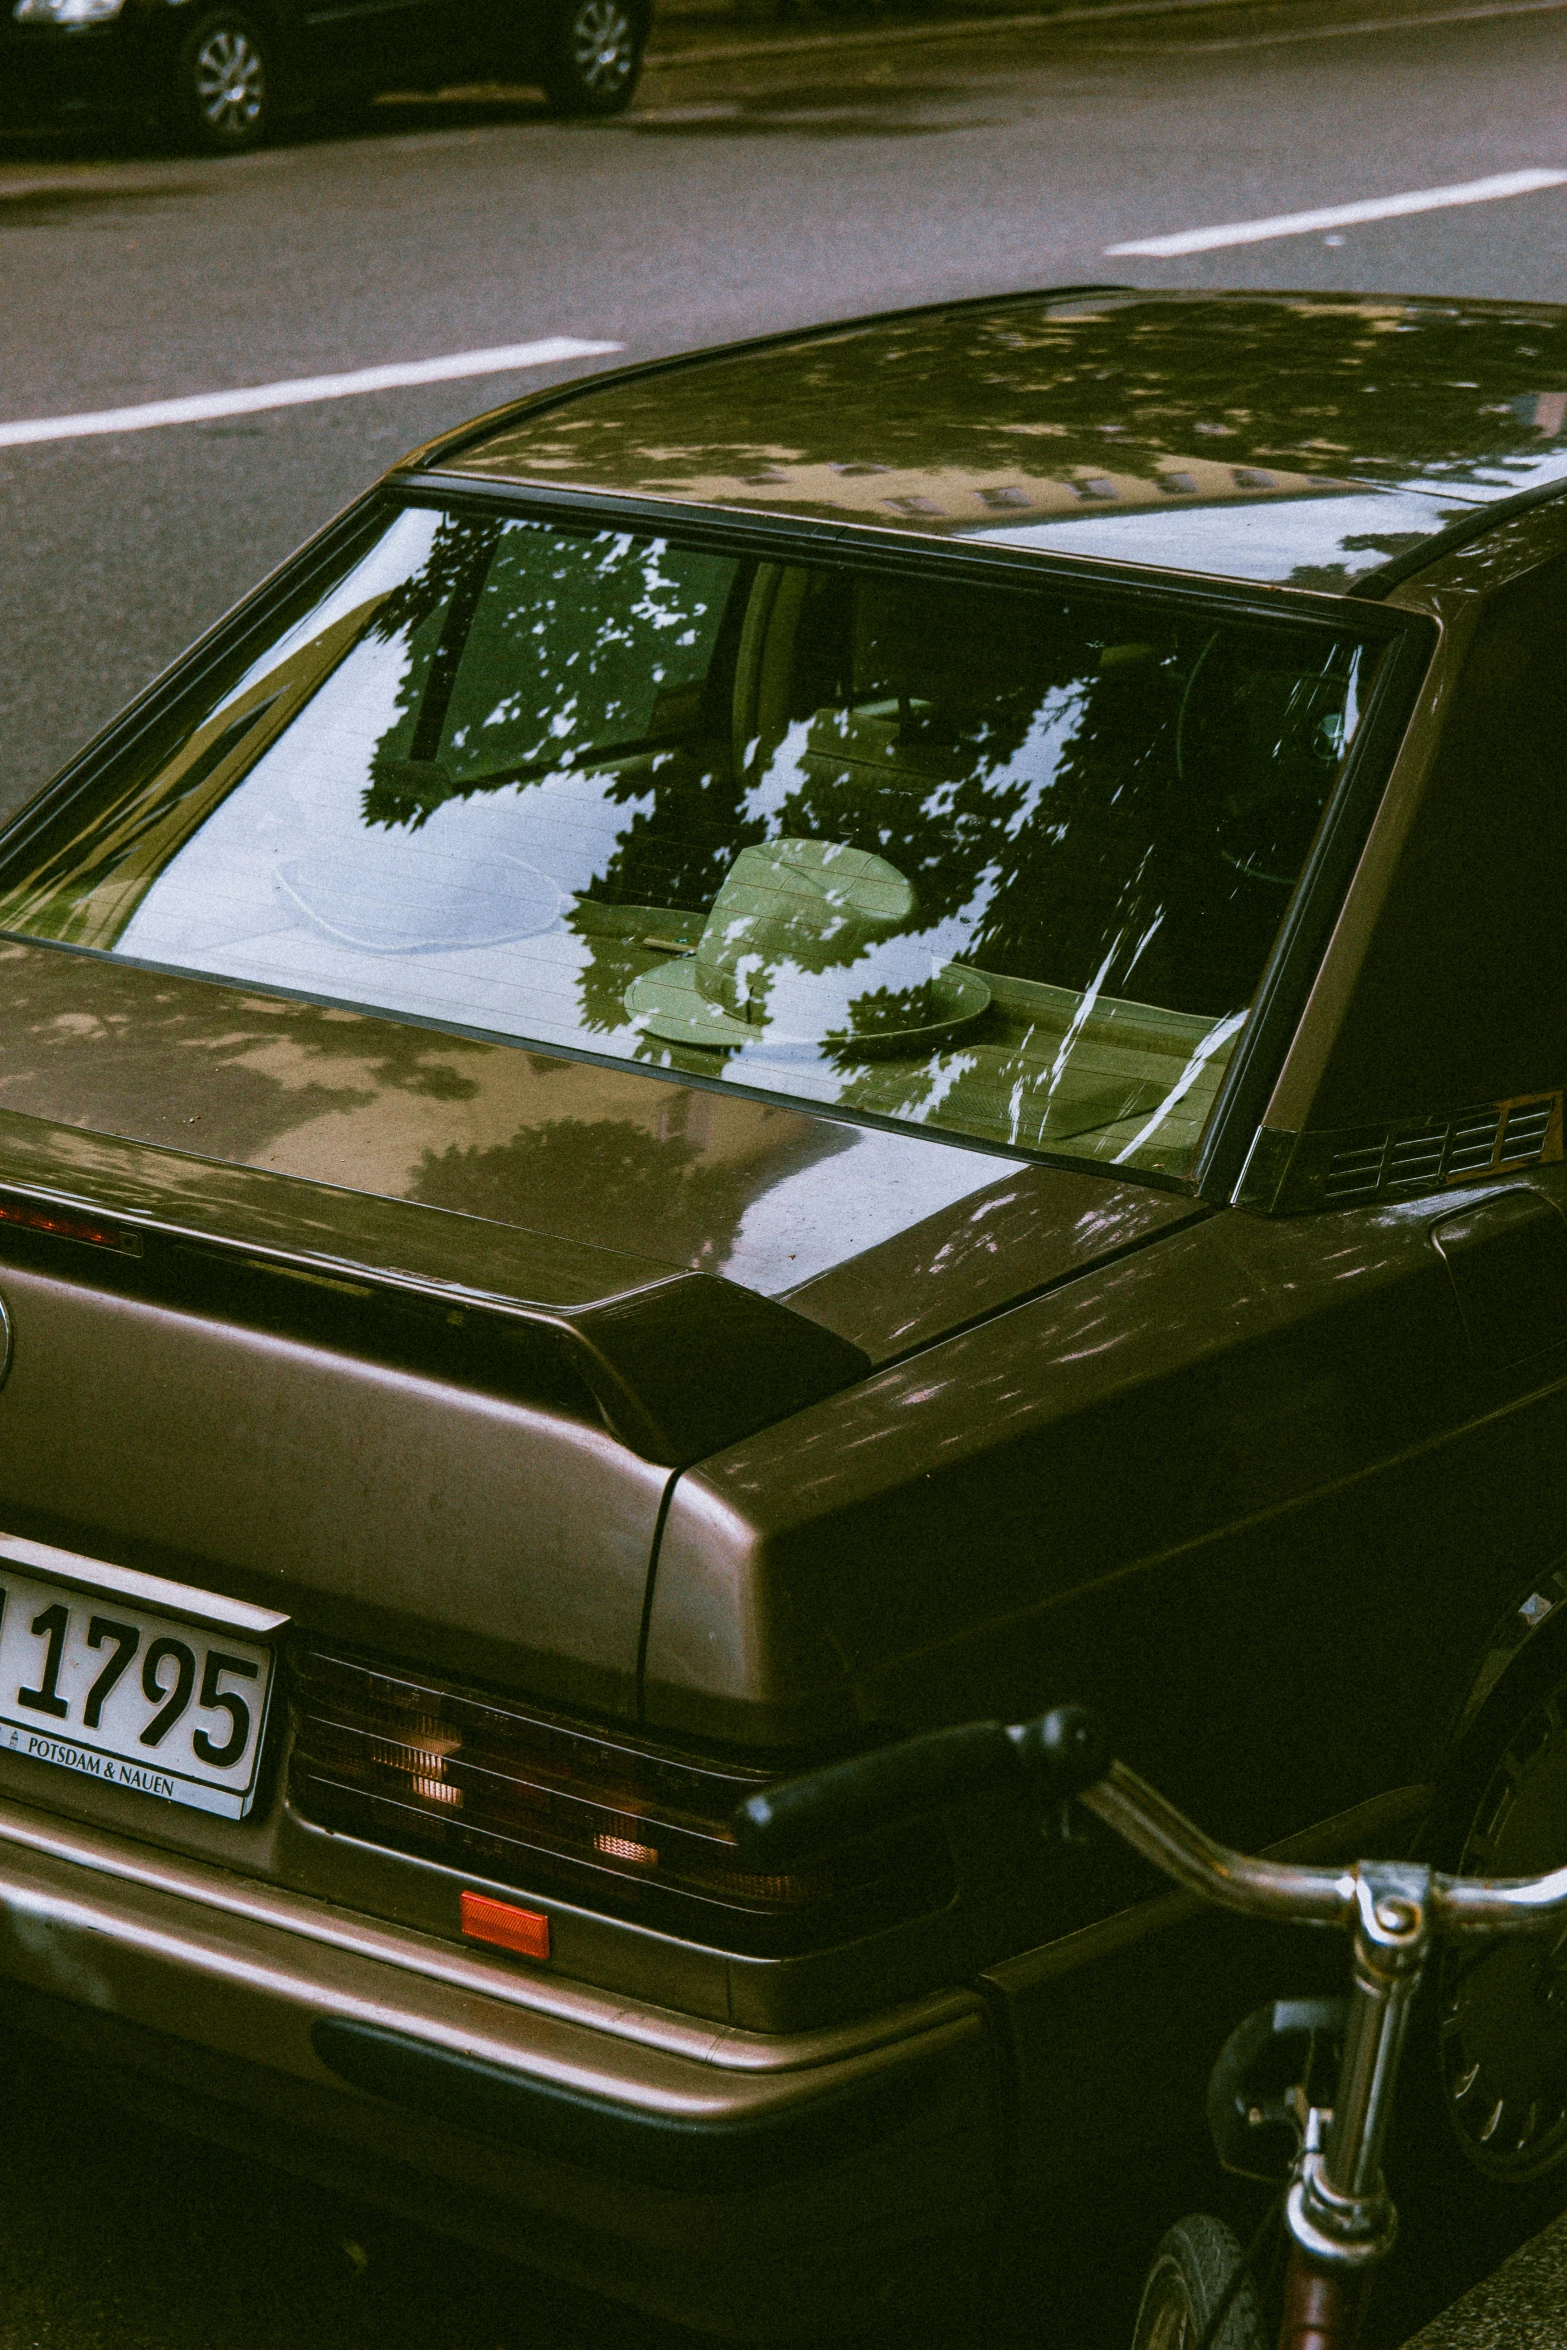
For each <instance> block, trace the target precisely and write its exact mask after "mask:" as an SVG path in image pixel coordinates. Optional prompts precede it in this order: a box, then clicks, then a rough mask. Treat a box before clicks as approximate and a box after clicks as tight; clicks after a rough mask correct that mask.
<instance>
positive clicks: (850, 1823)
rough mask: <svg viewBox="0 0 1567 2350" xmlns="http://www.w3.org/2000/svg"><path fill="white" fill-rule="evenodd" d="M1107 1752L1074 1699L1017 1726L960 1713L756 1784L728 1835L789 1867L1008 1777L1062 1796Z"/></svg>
mask: <svg viewBox="0 0 1567 2350" xmlns="http://www.w3.org/2000/svg"><path fill="white" fill-rule="evenodd" d="M1109 1760H1110V1753H1109V1741H1108V1739H1107V1738H1106V1736H1105V1732H1104V1728H1103V1725H1102V1724H1101V1723H1100V1721H1099V1719H1098V1717H1097V1715H1094V1714H1091V1713H1089V1712H1088V1710H1087V1709H1086V1707H1083V1706H1058V1707H1057V1708H1056V1709H1055V1711H1054V1712H1053V1713H1048V1714H1045V1715H1044V1716H1042V1717H1041V1719H1040V1720H1038V1721H1034V1722H1023V1723H1020V1724H1019V1725H1018V1727H1017V1728H1016V1729H1008V1728H1007V1727H1006V1726H1005V1725H1004V1724H1002V1723H1001V1722H964V1723H961V1724H959V1725H958V1727H956V1728H955V1729H950V1730H927V1731H925V1732H924V1733H922V1735H921V1736H919V1737H917V1738H905V1739H901V1740H900V1741H899V1742H898V1744H897V1745H895V1746H881V1747H877V1748H875V1749H874V1750H873V1751H872V1752H871V1753H869V1754H857V1755H853V1756H851V1757H850V1758H849V1760H848V1761H847V1762H840V1763H829V1764H828V1765H827V1766H826V1768H825V1769H823V1770H819V1771H811V1772H809V1773H808V1774H807V1775H806V1776H805V1777H803V1778H799V1779H785V1780H783V1781H782V1782H781V1784H780V1785H778V1786H776V1787H764V1788H759V1789H758V1791H757V1792H756V1794H755V1795H751V1796H748V1797H747V1798H746V1800H745V1802H744V1803H742V1804H741V1805H740V1806H739V1807H738V1809H737V1810H736V1812H735V1813H734V1817H733V1822H732V1825H733V1828H734V1837H735V1842H736V1844H737V1845H738V1846H739V1848H740V1852H741V1854H742V1856H743V1857H744V1858H745V1859H746V1860H749V1861H751V1862H753V1863H755V1864H756V1865H757V1866H758V1867H762V1868H788V1867H790V1866H791V1865H792V1864H793V1863H794V1862H795V1861H797V1860H804V1859H806V1858H808V1857H809V1856H810V1855H812V1854H814V1853H818V1852H821V1851H823V1850H824V1849H825V1848H826V1847H827V1846H828V1845H830V1844H842V1843H847V1842H850V1841H852V1840H853V1839H855V1838H857V1837H863V1836H873V1835H875V1834H876V1833H877V1831H878V1830H884V1829H886V1828H888V1827H889V1826H892V1825H893V1824H894V1823H896V1822H897V1821H899V1820H901V1819H904V1818H907V1817H908V1816H909V1815H911V1814H913V1813H916V1812H922V1811H937V1810H939V1809H940V1808H941V1806H942V1805H943V1804H947V1803H960V1802H963V1801H965V1800H966V1799H967V1798H968V1797H970V1796H974V1795H982V1794H984V1793H986V1791H987V1790H988V1789H990V1788H992V1787H999V1786H1005V1785H1006V1784H1007V1783H1008V1781H1011V1782H1012V1783H1014V1784H1015V1785H1017V1786H1018V1787H1019V1788H1023V1787H1027V1786H1032V1787H1033V1788H1034V1789H1035V1790H1036V1791H1037V1792H1038V1793H1039V1794H1040V1795H1041V1796H1042V1797H1043V1798H1044V1799H1045V1800H1046V1801H1052V1802H1059V1801H1062V1800H1064V1799H1065V1798H1066V1797H1067V1796H1069V1795H1075V1794H1077V1793H1078V1792H1079V1791H1080V1790H1081V1789H1082V1788H1084V1787H1090V1786H1092V1785H1093V1783H1094V1781H1095V1780H1096V1779H1102V1778H1103V1777H1104V1774H1105V1772H1106V1770H1107V1769H1108V1767H1109Z"/></svg>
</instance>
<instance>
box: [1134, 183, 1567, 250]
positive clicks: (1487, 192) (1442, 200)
mask: <svg viewBox="0 0 1567 2350" xmlns="http://www.w3.org/2000/svg"><path fill="white" fill-rule="evenodd" d="M1564 181H1567V171H1502V172H1498V173H1496V174H1495V176H1494V177H1493V178H1491V179H1484V180H1462V181H1460V182H1459V183H1458V184H1457V185H1455V186H1453V187H1450V188H1415V189H1412V190H1411V191H1410V192H1409V193H1408V194H1407V195H1403V196H1369V197H1367V198H1366V200H1365V201H1364V202H1363V203H1360V204H1324V205H1320V206H1319V207H1318V208H1317V210H1316V211H1314V212H1275V213H1274V214H1272V215H1271V217H1270V218H1269V219H1267V220H1231V221H1227V222H1225V224H1224V225H1223V226H1222V227H1220V228H1188V229H1182V230H1181V231H1180V232H1179V234H1178V235H1176V236H1173V237H1137V238H1134V239H1132V240H1131V241H1130V242H1129V243H1127V244H1124V245H1106V247H1105V251H1106V253H1146V254H1149V255H1151V256H1153V257H1154V258H1155V259H1156V260H1160V261H1169V260H1173V259H1174V258H1175V256H1176V255H1177V254H1180V253H1212V252H1215V251H1217V249H1218V248H1219V247H1220V246H1221V245H1260V244H1263V243H1264V242H1265V241H1266V240H1267V239H1268V238H1269V237H1303V236H1309V235H1310V234H1311V232H1312V231H1313V230H1314V229H1324V228H1349V227H1352V226H1353V225H1354V223H1355V222H1356V221H1360V220H1400V219H1402V218H1403V217H1404V215H1405V214H1407V213H1411V212H1445V211H1447V210H1448V208H1449V207H1450V206H1452V205H1455V204H1494V203H1495V202H1496V201H1497V199H1498V198H1499V197H1502V196H1528V195H1531V194H1533V192H1534V190H1535V189H1536V188H1559V187H1561V186H1562V184H1563V182H1564Z"/></svg>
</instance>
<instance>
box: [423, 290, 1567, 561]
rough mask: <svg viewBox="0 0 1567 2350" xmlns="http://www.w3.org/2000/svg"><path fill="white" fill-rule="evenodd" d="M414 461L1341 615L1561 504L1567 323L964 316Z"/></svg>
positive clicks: (1118, 304) (1518, 313)
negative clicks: (872, 531) (1311, 592)
mask: <svg viewBox="0 0 1567 2350" xmlns="http://www.w3.org/2000/svg"><path fill="white" fill-rule="evenodd" d="M414 461H416V462H418V463H420V464H422V465H423V466H425V467H430V466H438V467H439V468H440V469H441V470H442V471H443V472H455V473H458V474H464V475H469V476H473V477H478V478H482V479H485V480H488V481H496V482H502V481H504V482H516V483H522V484H535V485H542V486H550V487H554V488H570V489H574V490H586V491H591V492H598V493H608V494H611V495H620V496H626V497H636V498H638V499H642V498H652V499H658V500H671V501H674V502H676V503H678V504H680V505H682V506H688V507H691V506H695V507H704V508H719V509H730V510H735V509H738V510H740V511H743V512H747V513H751V514H765V515H770V516H780V515H782V516H792V517H796V518H799V519H803V520H812V521H816V522H826V523H832V524H838V525H851V526H861V527H864V526H874V527H876V528H878V529H881V530H893V531H901V532H909V533H913V534H917V535H918V536H921V537H925V538H930V537H936V538H945V539H951V538H963V539H972V540H975V541H977V542H982V543H983V542H988V543H990V544H993V545H1000V546H1011V547H1019V546H1021V547H1033V548H1040V549H1047V550H1050V551H1052V552H1061V553H1067V554H1082V555H1091V556H1095V557H1097V558H1099V559H1101V560H1105V559H1111V560H1114V559H1116V558H1120V559H1122V560H1125V561H1128V562H1133V563H1138V564H1152V565H1156V566H1158V567H1160V568H1165V569H1173V570H1179V571H1187V572H1195V573H1199V574H1202V575H1205V576H1208V577H1213V578H1225V579H1242V580H1256V581H1267V582H1272V583H1275V584H1288V585H1291V586H1296V587H1307V588H1315V589H1319V590H1329V591H1332V590H1339V591H1343V590H1345V589H1348V588H1352V587H1354V586H1356V585H1357V583H1360V582H1363V581H1365V580H1366V579H1367V577H1368V575H1369V574H1371V573H1376V572H1381V571H1383V570H1384V569H1385V568H1386V567H1387V566H1388V565H1390V564H1393V563H1396V564H1397V566H1398V569H1399V570H1400V571H1403V570H1406V569H1409V568H1412V567H1413V563H1412V562H1411V558H1414V561H1415V562H1418V560H1419V554H1420V550H1421V549H1422V547H1423V546H1424V544H1425V543H1426V542H1427V541H1430V540H1432V539H1434V538H1436V537H1437V536H1438V534H1440V533H1449V534H1451V533H1454V532H1455V526H1459V527H1461V526H1462V525H1463V524H1464V523H1465V522H1466V521H1470V522H1475V523H1481V524H1483V522H1484V518H1485V511H1486V509H1487V508H1489V507H1493V506H1494V505H1495V504H1496V503H1497V502H1498V501H1501V500H1504V499H1511V498H1514V497H1516V496H1517V495H1518V493H1520V492H1539V491H1541V490H1542V489H1543V490H1546V491H1548V490H1549V488H1550V486H1551V485H1552V484H1553V483H1555V482H1557V481H1561V482H1563V483H1564V484H1567V308H1556V307H1554V306H1547V305H1544V304H1530V303H1493V302H1478V301H1475V302H1470V301H1435V300H1425V299H1417V298H1408V297H1403V296H1369V295H1367V296H1358V295H1356V296H1351V295H1341V294H1253V293H1230V294H1211V293H1190V294H1179V293H1175V294H1171V293H1139V292H1136V291H1133V290H1128V289H1124V288H1122V289H1117V288H1108V289H1098V290H1095V289H1088V290H1086V291H1085V290H1082V289H1076V290H1072V289H1069V290H1067V291H1065V292H1060V291H1058V292H1055V293H1033V294H1024V295H1011V296H1007V297H1002V298H996V299H988V300H984V301H977V302H976V301H968V302H956V303H947V304H942V305H938V306H935V307H932V308H928V309H924V310H918V311H903V312H897V313H889V314H887V315H884V316H881V317H877V318H870V319H863V320H856V321H853V322H851V323H849V324H847V325H834V326H827V327H821V328H816V329H813V330H811V331H809V332H804V333H797V334H790V335H781V336H774V337H770V338H768V339H767V340H765V341H762V342H754V343H746V344H737V345H732V346H729V347H727V348H721V349H719V350H716V351H711V352H703V353H697V354H695V355H693V356H691V357H689V358H685V359H680V360H675V361H664V362H655V363H654V364H652V365H650V366H644V367H633V368H627V369H621V370H617V371H615V372H614V373H612V374H609V375H604V376H599V377H591V376H590V377H587V378H585V379H583V380H582V381H581V382H579V383H577V384H573V385H569V386H566V387H564V388H557V389H554V390H552V391H550V392H547V393H544V394H541V395H538V396H536V397H534V398H533V399H530V400H527V401H523V402H521V403H518V404H516V405H514V406H512V407H509V408H507V409H504V410H501V411H497V412H496V413H495V414H494V415H492V416H490V417H487V418H484V419H482V420H480V422H479V423H478V424H477V425H474V426H469V427H465V428H464V429H463V431H462V432H460V433H458V434H455V435H450V436H447V437H446V438H445V439H444V440H442V441H441V442H439V443H436V444H432V446H431V447H429V448H427V449H425V450H422V451H420V452H417V456H416V460H414Z"/></svg>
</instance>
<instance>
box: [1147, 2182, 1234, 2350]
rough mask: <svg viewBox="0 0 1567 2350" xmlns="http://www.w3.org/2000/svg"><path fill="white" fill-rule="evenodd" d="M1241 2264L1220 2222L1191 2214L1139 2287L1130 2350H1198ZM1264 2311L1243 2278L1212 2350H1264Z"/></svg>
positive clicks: (1165, 2241)
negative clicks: (1138, 2299) (1140, 2287)
mask: <svg viewBox="0 0 1567 2350" xmlns="http://www.w3.org/2000/svg"><path fill="white" fill-rule="evenodd" d="M1244 2259H1245V2255H1244V2253H1243V2252H1242V2251H1241V2248H1240V2245H1239V2243H1238V2242H1237V2240H1236V2238H1235V2237H1234V2235H1233V2234H1232V2233H1231V2231H1230V2230H1229V2229H1228V2228H1227V2227H1226V2226H1225V2224H1224V2222H1223V2220H1219V2219H1210V2218H1209V2217H1208V2215H1207V2214H1206V2213H1205V2212H1193V2213H1192V2215H1191V2217H1190V2218H1189V2219H1183V2220H1178V2221H1177V2222H1176V2224H1175V2226H1174V2227H1173V2228H1171V2230H1170V2232H1169V2234H1168V2235H1167V2236H1166V2237H1165V2238H1164V2239H1163V2241H1162V2242H1161V2244H1160V2246H1159V2249H1158V2251H1157V2252H1156V2253H1155V2254H1154V2257H1153V2265H1152V2267H1151V2268H1150V2269H1149V2271H1148V2274H1147V2277H1146V2278H1145V2279H1144V2282H1143V2297H1142V2300H1141V2302H1140V2303H1139V2304H1138V2310H1137V2325H1136V2328H1135V2330H1134V2332H1133V2335H1132V2350H1196V2345H1197V2344H1198V2343H1199V2342H1200V2341H1201V2340H1202V2338H1203V2336H1204V2335H1205V2334H1206V2332H1207V2330H1208V2327H1209V2326H1210V2325H1211V2323H1212V2322H1213V2319H1214V2317H1215V2315H1216V2314H1217V2312H1218V2308H1219V2304H1220V2302H1221V2301H1222V2300H1223V2299H1224V2297H1225V2295H1226V2293H1228V2292H1229V2290H1230V2286H1231V2283H1232V2281H1233V2280H1234V2278H1235V2275H1236V2272H1237V2271H1238V2270H1239V2269H1240V2268H1241V2266H1242V2264H1243V2262H1244ZM1265 2342H1266V2335H1265V2331H1264V2327H1263V2320H1262V2308H1261V2305H1260V2303H1259V2301H1258V2299H1257V2290H1256V2287H1255V2286H1254V2285H1253V2283H1252V2281H1251V2279H1250V2277H1242V2279H1241V2281H1240V2284H1239V2285H1238V2286H1237V2287H1236V2290H1235V2294H1234V2297H1233V2299H1232V2300H1231V2302H1230V2305H1229V2309H1228V2312H1227V2313H1226V2316H1225V2320H1224V2323H1223V2325H1222V2326H1220V2328H1219V2330H1218V2333H1217V2334H1216V2335H1215V2337H1214V2344H1213V2350H1265Z"/></svg>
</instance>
